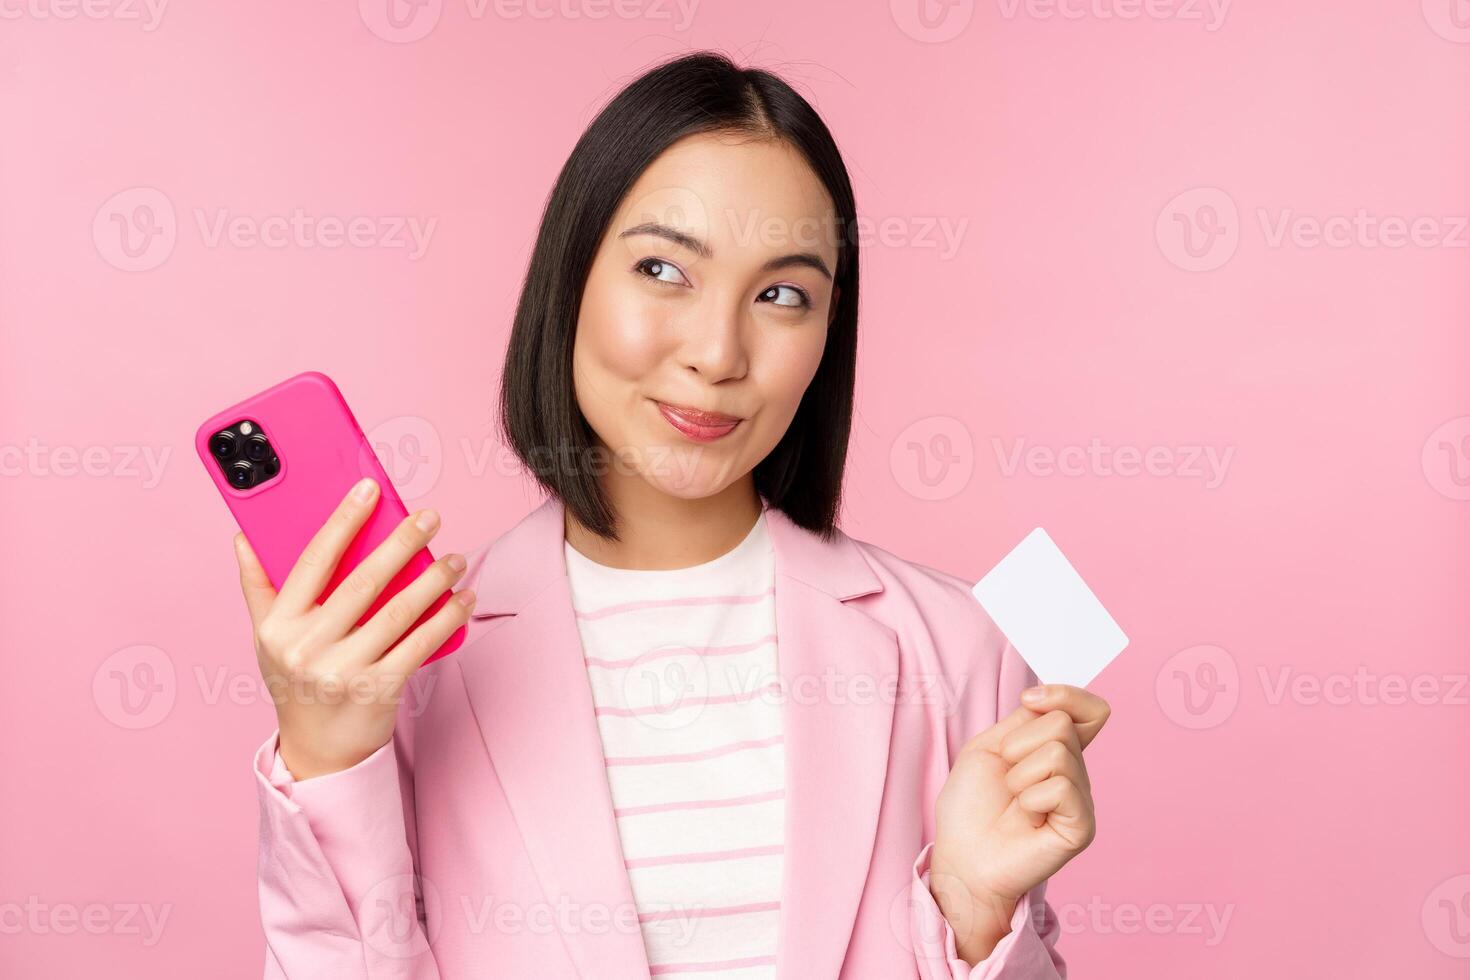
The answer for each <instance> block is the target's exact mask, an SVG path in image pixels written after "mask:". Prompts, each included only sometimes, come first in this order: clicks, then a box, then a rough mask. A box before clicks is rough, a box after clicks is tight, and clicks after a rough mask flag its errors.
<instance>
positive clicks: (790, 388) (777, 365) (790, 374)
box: [764, 332, 826, 417]
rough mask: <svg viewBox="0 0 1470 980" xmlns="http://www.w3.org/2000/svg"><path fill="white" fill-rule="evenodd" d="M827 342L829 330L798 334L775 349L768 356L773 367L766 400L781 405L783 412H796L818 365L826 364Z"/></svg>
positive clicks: (768, 376)
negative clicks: (824, 354) (823, 360)
mask: <svg viewBox="0 0 1470 980" xmlns="http://www.w3.org/2000/svg"><path fill="white" fill-rule="evenodd" d="M825 342H826V333H825V332H822V333H820V334H819V335H818V334H805V335H800V336H796V337H793V338H792V340H791V342H789V343H784V344H781V345H780V346H779V347H778V348H777V349H775V350H773V351H772V353H771V356H770V357H769V358H768V359H767V363H769V364H770V365H771V370H770V371H769V372H768V374H767V376H766V384H765V386H764V387H765V389H766V399H767V401H768V403H769V404H771V405H773V406H775V405H779V406H781V408H782V414H783V415H785V416H788V417H789V416H791V415H794V414H796V407H797V406H798V405H799V404H801V396H802V395H803V394H805V393H806V389H807V386H808V385H810V384H811V380H812V377H813V376H814V375H815V374H816V373H817V367H818V366H819V365H820V364H821V363H822V350H823V347H824V344H825Z"/></svg>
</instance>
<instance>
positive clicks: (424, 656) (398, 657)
mask: <svg viewBox="0 0 1470 980" xmlns="http://www.w3.org/2000/svg"><path fill="white" fill-rule="evenodd" d="M473 608H475V594H474V592H472V591H470V590H469V589H461V590H460V591H458V592H456V593H455V594H454V595H453V596H451V597H450V599H449V601H448V602H446V603H444V605H442V606H440V607H439V611H438V612H436V613H434V615H432V616H430V617H429V618H428V619H426V620H424V621H423V622H422V623H420V624H419V625H418V626H417V627H416V628H415V629H414V631H413V632H412V633H410V634H408V635H407V636H405V637H404V638H403V639H402V640H401V641H399V643H398V645H397V646H396V647H394V648H393V649H391V650H389V651H388V652H387V653H385V654H383V658H382V659H381V660H379V661H378V663H377V669H378V670H379V671H382V672H384V673H388V674H391V675H394V676H398V677H407V676H408V675H410V674H412V673H413V672H414V671H416V670H418V669H419V668H420V667H422V666H423V663H424V661H425V660H428V659H429V657H431V656H432V655H433V654H434V651H435V650H438V649H439V648H440V647H441V646H443V645H444V641H445V640H447V639H449V637H450V634H452V633H453V632H454V631H455V630H457V629H459V628H460V627H461V626H463V625H464V624H465V622H466V621H467V620H468V619H469V618H470V610H471V609H473Z"/></svg>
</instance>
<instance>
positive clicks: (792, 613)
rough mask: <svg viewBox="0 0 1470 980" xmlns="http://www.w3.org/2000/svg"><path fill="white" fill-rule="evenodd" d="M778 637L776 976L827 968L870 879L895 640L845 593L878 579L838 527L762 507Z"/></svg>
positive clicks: (831, 973) (833, 968)
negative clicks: (782, 773)
mask: <svg viewBox="0 0 1470 980" xmlns="http://www.w3.org/2000/svg"><path fill="white" fill-rule="evenodd" d="M766 520H767V523H768V525H769V527H770V531H771V543H772V547H773V549H774V551H775V555H776V647H777V656H778V658H779V663H780V672H781V677H782V681H783V688H784V690H785V692H786V702H785V705H784V707H783V709H782V722H783V725H784V727H785V736H786V738H785V746H786V848H785V854H784V875H785V877H784V881H783V883H782V889H781V926H780V937H779V945H778V948H777V953H776V974H777V976H780V977H793V978H795V977H836V976H837V975H838V974H839V973H840V972H841V969H842V962H843V959H844V957H845V954H846V951H847V944H848V941H849V939H850V938H851V936H852V926H853V922H854V920H855V919H856V917H857V909H858V902H859V899H860V898H861V897H862V892H863V886H864V883H865V882H866V881H867V877H868V865H869V863H870V862H871V859H872V854H873V841H874V839H875V836H876V833H877V828H878V811H879V808H880V806H881V803H882V798H883V785H884V779H885V776H886V774H887V772H888V744H889V736H890V734H891V733H892V728H893V698H892V697H889V696H886V695H885V694H884V691H885V686H886V685H891V684H894V683H896V682H897V674H898V640H897V637H896V636H895V635H894V634H893V632H892V631H891V630H889V629H888V628H887V627H886V626H883V625H882V624H880V623H879V622H877V621H876V620H874V619H872V618H870V617H869V616H867V615H866V614H864V613H862V612H860V611H859V610H858V609H857V608H855V607H853V606H848V605H845V604H844V603H845V601H846V600H849V599H856V598H858V597H859V596H864V595H870V594H872V593H874V592H880V591H882V588H883V586H882V583H881V582H880V581H879V580H878V578H877V576H876V575H875V574H874V573H873V570H872V568H871V567H869V565H868V563H867V562H866V561H865V560H864V559H863V557H862V555H861V553H860V552H859V551H858V549H857V547H856V545H854V544H853V542H852V540H851V539H850V538H848V537H847V535H845V534H843V533H842V532H840V531H839V532H838V533H837V535H836V536H835V537H834V538H833V539H832V540H831V541H824V540H823V539H821V538H820V537H819V536H817V535H816V534H814V533H812V532H810V531H808V530H806V529H805V528H802V527H800V526H798V525H796V524H794V523H792V522H791V520H790V519H789V518H787V517H786V516H785V514H783V513H782V512H780V511H778V510H775V509H771V508H768V509H767V510H766Z"/></svg>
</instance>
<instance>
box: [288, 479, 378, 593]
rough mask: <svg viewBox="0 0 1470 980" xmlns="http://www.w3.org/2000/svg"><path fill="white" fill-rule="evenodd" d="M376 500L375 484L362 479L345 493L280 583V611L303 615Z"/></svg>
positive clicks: (330, 575)
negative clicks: (281, 608) (282, 605)
mask: <svg viewBox="0 0 1470 980" xmlns="http://www.w3.org/2000/svg"><path fill="white" fill-rule="evenodd" d="M377 501H378V484H377V481H376V480H373V479H372V478H371V477H367V478H364V479H362V480H360V481H358V483H357V484H356V485H355V486H354V487H353V488H352V490H351V491H349V492H348V494H347V496H346V497H343V498H342V502H341V503H339V504H338V505H337V509H336V510H334V511H332V515H331V516H330V517H328V518H327V520H326V522H325V523H324V524H322V526H321V527H320V528H318V529H317V532H316V534H314V535H312V538H311V540H310V541H309V542H307V544H306V547H305V548H303V549H302V550H301V555H300V557H298V558H297V559H296V564H295V565H293V566H292V567H291V572H290V574H289V575H287V576H286V581H284V582H282V583H281V595H280V602H281V603H283V604H284V609H283V610H282V611H283V612H287V613H290V614H292V615H299V614H301V613H304V612H306V611H307V610H308V609H310V608H311V607H312V605H313V604H314V603H315V602H316V600H317V597H318V596H320V595H321V594H322V593H323V592H325V591H326V589H327V583H328V582H329V581H331V579H332V573H333V572H334V571H336V570H337V562H339V561H341V560H342V553H343V552H344V551H346V550H347V546H348V545H350V544H351V543H352V539H353V538H355V537H357V532H358V531H360V530H362V526H363V525H364V524H365V523H367V519H368V517H369V516H370V515H371V514H372V512H373V508H374V507H375V506H376V505H377Z"/></svg>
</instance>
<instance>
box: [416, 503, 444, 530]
mask: <svg viewBox="0 0 1470 980" xmlns="http://www.w3.org/2000/svg"><path fill="white" fill-rule="evenodd" d="M413 524H414V527H416V528H418V529H419V530H420V531H432V530H434V528H436V527H438V526H439V515H438V514H437V513H435V512H434V510H433V509H432V508H431V509H429V510H421V511H419V516H418V517H415V518H414V519H413Z"/></svg>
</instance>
